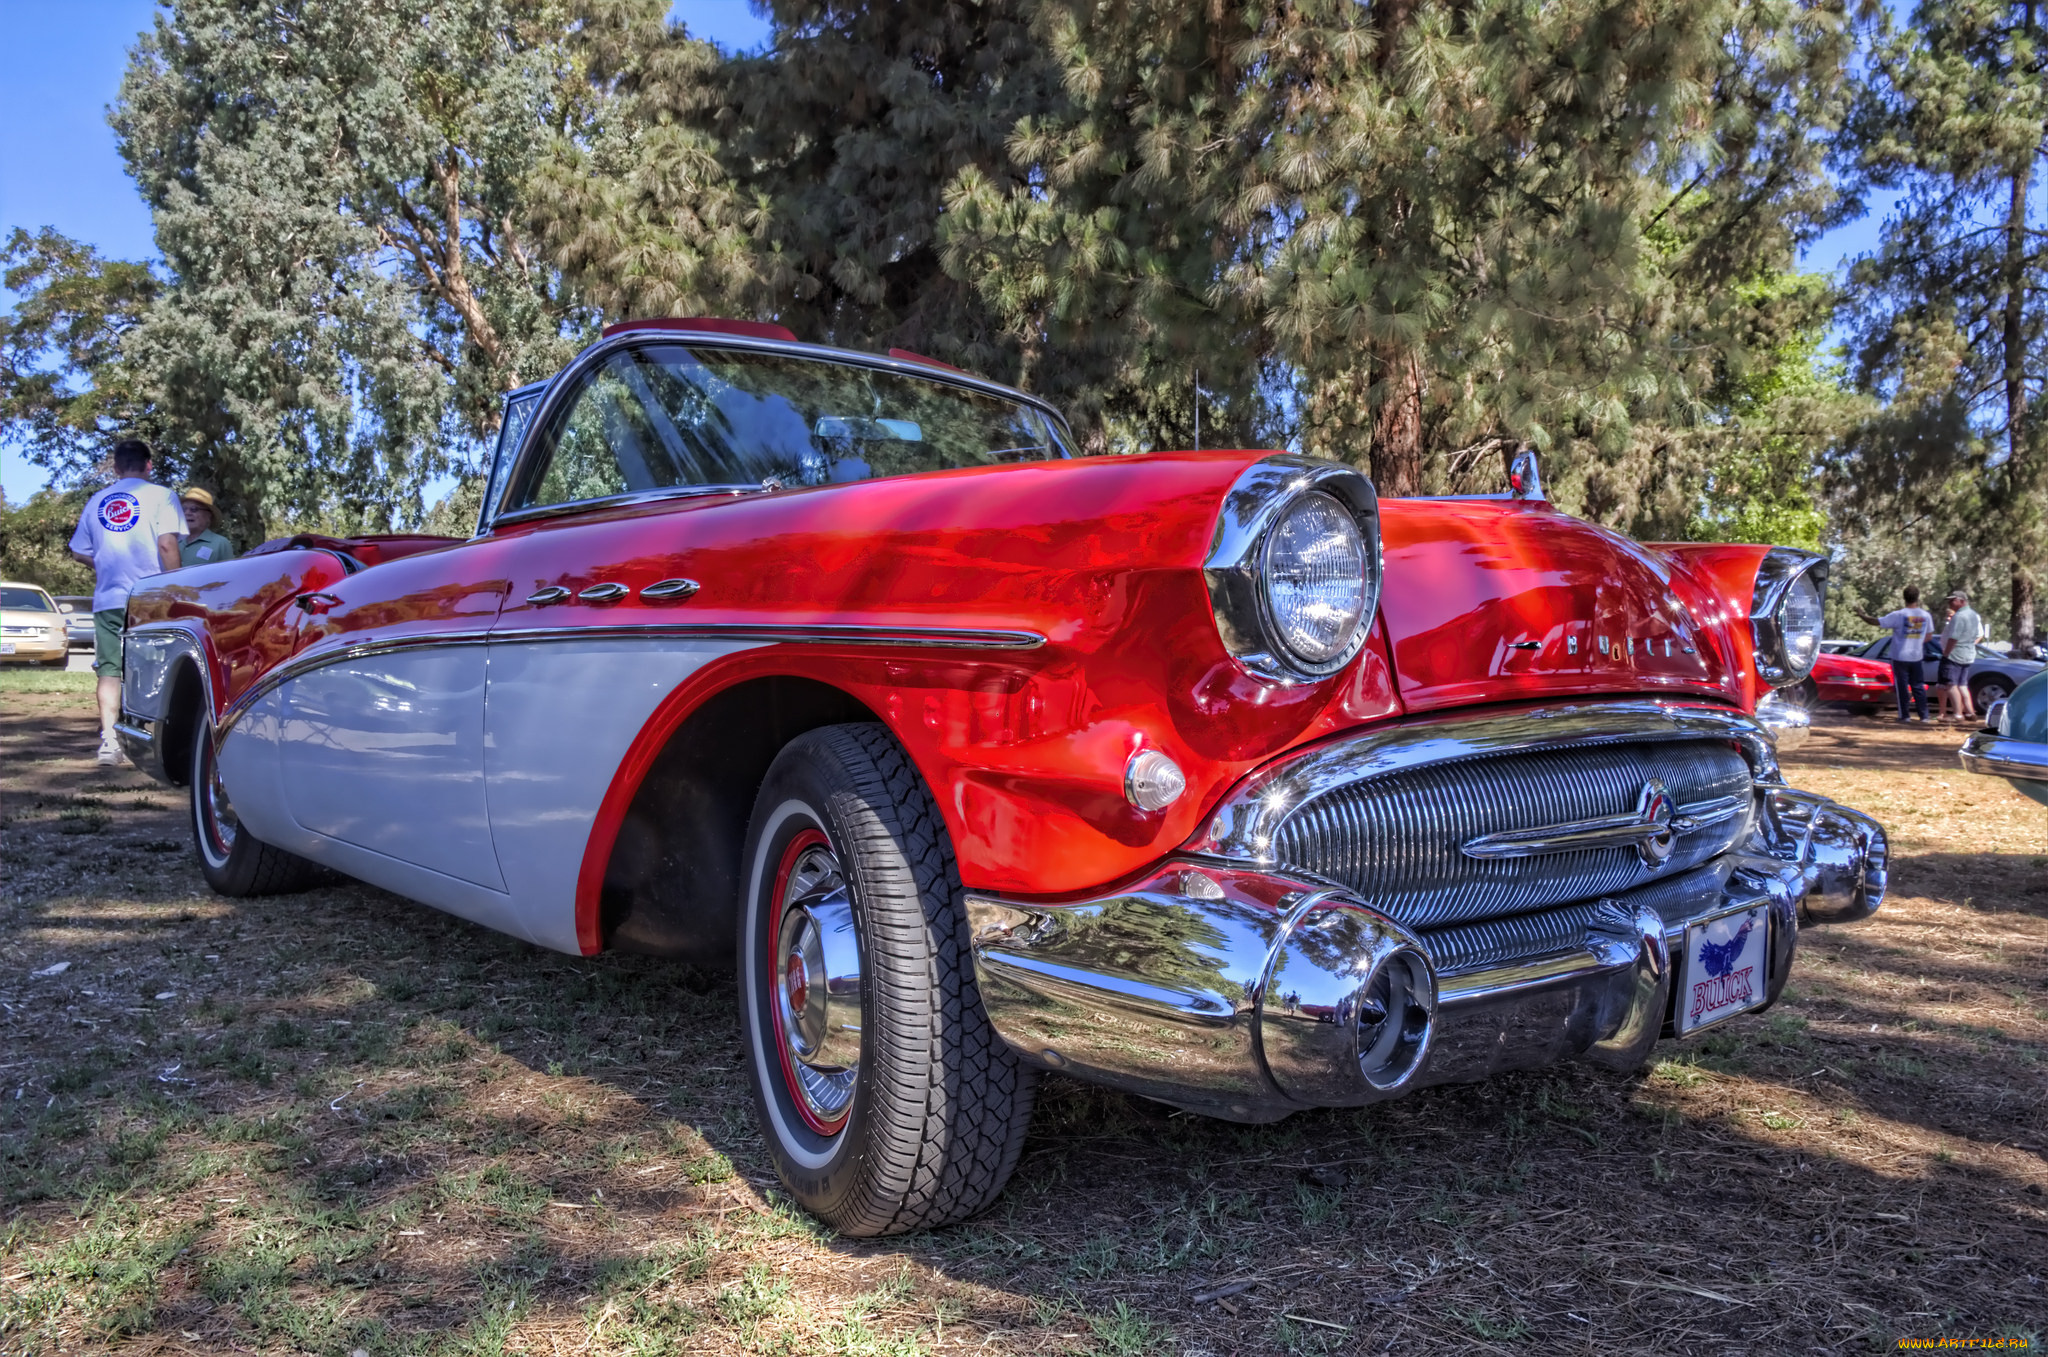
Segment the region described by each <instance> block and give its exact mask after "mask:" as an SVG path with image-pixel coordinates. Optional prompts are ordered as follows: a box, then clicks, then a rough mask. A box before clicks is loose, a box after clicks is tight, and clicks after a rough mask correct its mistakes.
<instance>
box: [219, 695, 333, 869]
mask: <svg viewBox="0 0 2048 1357" xmlns="http://www.w3.org/2000/svg"><path fill="white" fill-rule="evenodd" d="M192 725H193V736H192V764H191V768H192V841H193V844H194V846H195V847H197V848H198V849H199V870H200V873H201V874H202V875H204V876H205V877H206V884H207V885H209V886H211V887H213V889H214V890H215V891H216V892H218V893H219V894H221V895H227V896H234V897H240V896H245V895H284V894H288V893H289V892H291V891H296V890H304V889H305V888H306V887H307V886H310V885H312V884H313V881H314V880H315V878H316V877H317V876H318V874H319V871H320V869H319V868H318V867H316V866H314V865H313V864H312V863H310V862H308V861H306V860H305V859H304V858H302V857H300V856H299V855H298V854H296V853H287V852H285V851H284V849H282V848H275V847H272V846H271V845H270V844H267V843H265V842H263V841H262V840H261V839H259V838H257V837H256V836H255V835H254V834H251V833H250V832H249V831H248V830H247V829H244V828H243V827H242V822H241V820H240V819H239V818H238V817H237V816H236V815H235V808H234V805H233V803H231V802H230V801H229V800H228V793H227V788H226V787H224V786H223V785H221V780H220V760H219V758H218V757H217V756H216V754H215V751H214V747H213V746H214V739H213V724H212V723H211V722H209V721H206V720H204V719H201V720H197V721H194V722H193V723H192Z"/></svg>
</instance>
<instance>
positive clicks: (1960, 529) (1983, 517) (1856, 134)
mask: <svg viewBox="0 0 2048 1357" xmlns="http://www.w3.org/2000/svg"><path fill="white" fill-rule="evenodd" d="M2044 40H2048V16H2044V15H2042V14H2041V13H2040V11H2039V9H2038V7H2037V6H2035V5H2033V4H2031V3H2000V2H1999V0H1922V3H1921V4H1920V5H1918V6H1917V7H1916V8H1915V10H1914V12H1913V17H1912V22H1911V23H1910V24H1908V25H1905V26H1903V27H1895V26H1894V24H1893V23H1892V21H1891V19H1890V18H1889V16H1885V15H1880V18H1879V20H1878V22H1877V27H1876V30H1875V33H1874V35H1873V51H1872V57H1871V62H1870V73H1869V76H1868V78H1867V79H1866V80H1865V81H1864V83H1863V86H1862V89H1861V91H1860V97H1859V99H1858V101H1857V104H1856V107H1855V112H1854V116H1853V118H1852V119H1851V120H1850V123H1849V128H1848V131H1849V134H1850V135H1849V137H1848V139H1847V141H1846V143H1845V145H1846V149H1847V150H1848V151H1849V152H1850V155H1851V157H1852V158H1851V164H1850V168H1851V170H1852V171H1853V173H1854V174H1855V176H1856V178H1857V181H1858V182H1859V184H1861V185H1865V186H1876V187H1885V188H1893V189H1898V190H1902V192H1903V197H1902V199H1901V200H1900V203H1899V205H1898V207H1897V208H1896V209H1895V210H1894V212H1893V214H1892V216H1891V218H1890V219H1889V220H1888V222H1887V223H1886V230H1885V235H1884V239H1883V241H1882V244H1881V246H1880V248H1879V249H1878V250H1877V252H1876V253H1874V254H1872V255H1869V256H1867V257H1865V258H1863V259H1860V260H1858V261H1857V262H1856V265H1855V267H1854V270H1853V272H1852V283H1853V285H1854V287H1855V289H1856V292H1857V295H1858V299H1859V306H1858V308H1857V310H1856V311H1855V313H1854V314H1853V319H1854V321H1855V322H1856V348H1855V363H1854V371H1855V376H1856V379H1857V381H1858V383H1859V384H1860V385H1861V386H1862V387H1863V388H1864V389H1866V390H1868V391H1870V392H1872V393H1874V394H1876V395H1879V396H1881V397H1883V398H1884V399H1885V402H1886V403H1885V405H1884V407H1883V408H1882V409H1881V410H1880V411H1878V412H1877V413H1876V414H1875V415H1873V417H1872V418H1871V419H1870V420H1868V421H1867V422H1866V423H1865V424H1863V425H1862V426H1861V427H1860V428H1859V429H1858V430H1857V431H1856V433H1855V436H1854V437H1853V438H1851V439H1849V440H1847V441H1846V443H1845V444H1844V446H1843V448H1842V450H1841V453H1840V455H1839V457H1838V458H1837V459H1836V466H1835V475H1836V480H1837V483H1838V485H1839V487H1840V494H1841V497H1842V499H1843V501H1844V508H1845V510H1846V514H1845V516H1846V517H1853V518H1854V519H1855V520H1859V521H1860V525H1867V527H1865V531H1867V532H1869V533H1870V534H1871V535H1872V536H1873V537H1874V538H1878V539H1882V538H1884V537H1886V536H1888V535H1889V534H1891V533H1895V532H1903V533H1906V534H1908V535H1910V534H1911V530H1912V529H1913V528H1915V527H1917V526H1918V525H1921V524H1925V523H1929V522H1932V523H1934V524H1937V525H1938V526H1937V527H1936V528H1935V530H1934V536H1935V537H1936V538H1937V539H1938V543H1939V546H1940V548H1941V549H1942V552H1943V553H1944V554H1960V555H1961V556H1962V557H1963V560H1961V561H1958V562H1956V563H1955V564H1956V565H1957V566H1967V567H1968V568H1967V569H1965V570H1963V571H1961V572H1960V573H1961V574H1968V575H1972V576H1974V575H1976V574H1978V573H1979V571H1980V570H1981V567H1982V565H1983V560H1982V558H1983V557H1990V558H1992V560H1993V561H1994V562H1995V563H1996V564H1998V565H2002V566H2003V574H2004V575H2005V581H2004V582H2005V583H2006V584H2007V586H2008V587H2007V590H2006V591H2005V592H2006V593H2007V594H2008V595H2009V598H2008V600H2007V602H2008V604H2009V616H2010V625H2011V628H2012V633H2013V636H2014V639H2015V640H2016V641H2019V642H2021V643H2025V642H2028V641H2031V640H2032V639H2033V638H2034V636H2035V634H2036V626H2037V619H2036V617H2035V604H2034V596H2035V591H2036V588H2037V585H2038V582H2039V579H2040V576H2041V573H2042V571H2043V570H2044V569H2048V432H2044V430H2043V426H2042V421H2041V420H2040V419H2038V418H2036V417H2035V406H2036V403H2037V401H2038V399H2039V395H2040V392H2041V389H2042V386H2043V383H2044V382H2048V306H2044V303H2043V300H2042V292H2041V286H2040V280H2041V278H2042V276H2043V272H2044V270H2048V232H2044V231H2043V230H2042V226H2041V222H2040V220H2039V214H2038V212H2037V211H2036V210H2035V209H2034V208H2033V207H2032V206H2031V202H2032V198H2033V197H2036V196H2038V193H2037V192H2035V189H2036V185H2037V180H2038V172H2039V169H2040V166H2041V163H2042V156H2043V154H2044V138H2048V73H2044V68H2043V65H2042V62H2041V53H2042V51H2043V49H2044V46H2048V41H2044ZM1920 535H1921V536H1922V537H1925V536H1926V534H1925V533H1922V534H1920ZM1915 554H1916V555H1917V556H1918V557H1919V559H1918V560H1913V559H1912V557H1911V556H1908V557H1905V558H1904V559H1901V558H1900V557H1899V556H1896V555H1894V556H1893V558H1892V559H1893V561H1894V562H1895V563H1896V564H1898V565H1906V564H1909V563H1910V564H1914V565H1918V566H1921V567H1922V568H1925V567H1926V566H1928V565H1930V564H1940V563H1939V562H1934V561H1930V560H1928V559H1927V552H1926V551H1925V550H1922V551H1920V552H1918V553H1915ZM1952 568H1953V567H1952ZM1949 579H1950V580H1956V581H1957V582H1962V581H1961V579H1960V578H1959V575H1958V574H1951V575H1950V576H1949ZM1911 582H1917V583H1919V584H1921V586H1922V588H1923V589H1925V588H1926V587H1927V585H1929V584H1931V583H1935V581H1934V580H1932V579H1929V578H1927V577H1926V576H1924V575H1923V576H1921V577H1920V578H1919V579H1917V580H1913V581H1911ZM1943 582H1946V581H1943ZM1978 597H1979V598H1980V599H1983V600H1984V602H1988V601H1989V600H1988V599H1984V595H1983V594H1981V593H1980V594H1979V595H1978ZM1984 602H1980V603H1979V607H1980V609H1981V608H1984ZM1985 611H1986V613H1987V621H1989V620H1991V616H1992V610H1990V609H1985ZM1993 625H1994V626H1995V625H1996V623H1995V622H1994V623H1993Z"/></svg>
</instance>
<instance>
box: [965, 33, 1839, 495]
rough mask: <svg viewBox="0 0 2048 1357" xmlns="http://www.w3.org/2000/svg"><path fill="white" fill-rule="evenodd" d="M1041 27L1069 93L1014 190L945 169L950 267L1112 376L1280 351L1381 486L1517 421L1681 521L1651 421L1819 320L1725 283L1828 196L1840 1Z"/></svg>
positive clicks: (1023, 145) (1678, 488)
mask: <svg viewBox="0 0 2048 1357" xmlns="http://www.w3.org/2000/svg"><path fill="white" fill-rule="evenodd" d="M1038 29H1039V31H1040V32H1041V33H1042V34H1044V35H1045V40H1046V42H1047V43H1048V45H1049V46H1050V47H1051V48H1052V49H1053V50H1054V52H1055V53H1056V54H1057V55H1058V56H1059V58H1060V61H1061V64H1062V68H1063V70H1064V72H1065V78H1064V86H1065V89H1066V91H1067V93H1068V95H1069V101H1070V102H1069V106H1068V107H1067V108H1065V109H1061V110H1054V111H1053V112H1051V113H1050V114H1048V115H1047V116H1045V117H1043V118H1041V119H1039V120H1037V121H1035V122H1033V123H1031V124H1028V125H1020V126H1019V128H1018V131H1017V134H1016V136H1015V137H1014V138H1013V140H1012V150H1013V153H1014V154H1015V155H1016V156H1017V158H1018V160H1019V162H1020V164H1021V165H1022V166H1023V167H1024V169H1025V177H1026V184H1025V186H1024V187H1023V188H1021V189H1017V188H1013V189H1010V190H1009V191H1008V192H1007V193H1002V192H997V191H995V190H994V189H992V188H991V187H990V186H989V185H987V184H984V183H981V182H979V181H977V180H975V179H973V178H972V177H969V176H963V177H962V180H961V182H960V183H959V185H958V186H957V189H956V192H955V194H954V196H953V197H952V198H951V199H950V200H949V207H950V208H951V213H950V216H951V220H950V221H949V223H948V224H947V226H946V228H945V229H946V231H947V233H948V238H949V242H950V244H949V248H950V249H951V251H952V254H951V256H950V257H951V258H952V260H953V262H954V268H955V271H956V273H958V274H960V275H961V276H963V277H968V278H971V279H972V280H974V281H975V282H976V284H977V286H978V288H979V289H980V291H981V292H982V294H983V297H984V300H985V301H986V302H987V303H988V304H989V305H990V306H991V307H993V308H994V309H995V310H997V311H998V313H999V314H1002V315H1004V316H1006V317H1007V318H1008V320H1009V323H1010V324H1011V326H1012V327H1013V328H1014V329H1015V330H1016V331H1017V332H1019V333H1022V334H1027V335H1040V334H1042V335H1044V336H1045V342H1046V347H1047V348H1048V350H1055V349H1060V348H1062V347H1072V346H1078V347H1079V348H1080V349H1081V350H1082V352H1084V353H1086V354H1091V355H1092V354H1096V353H1108V354H1112V355H1114V356H1115V359H1116V362H1115V363H1114V364H1113V366H1114V367H1115V368H1117V369H1118V371H1119V372H1120V374H1121V380H1122V381H1125V382H1133V383H1149V384H1150V385H1152V386H1153V387H1155V388H1157V387H1160V386H1162V385H1164V383H1162V382H1161V381H1160V380H1159V377H1160V376H1163V375H1164V373H1165V372H1167V371H1169V370H1171V369H1172V368H1174V367H1175V366H1178V367H1180V368H1181V370H1182V371H1183V372H1185V371H1186V368H1187V367H1188V366H1189V365H1190V364H1191V362H1192V361H1193V360H1195V359H1196V358H1197V357H1198V356H1201V357H1202V358H1203V360H1204V361H1202V363H1201V367H1202V373H1203V379H1204V384H1205V385H1210V384H1214V385H1216V386H1219V387H1222V388H1225V389H1232V390H1236V391H1246V392H1258V391H1266V390H1270V389H1271V384H1272V382H1273V380H1274V378H1275V376H1276V374H1277V375H1278V376H1279V377H1280V379H1281V380H1282V381H1283V382H1284V383H1285V384H1287V385H1289V386H1291V387H1292V391H1293V401H1292V404H1293V405H1294V408H1295V409H1296V410H1297V411H1298V413H1299V417H1300V423H1299V436H1300V438H1301V441H1302V443H1303V444H1304V445H1305V446H1306V447H1307V448H1308V449H1310V450H1312V451H1317V452H1322V453H1326V454H1329V455H1333V456H1338V457H1341V458H1345V459H1348V460H1354V461H1357V462H1360V463H1361V464H1364V465H1366V466H1368V467H1369V468H1370V469H1371V470H1372V472H1373V474H1374V476H1375V479H1376V480H1378V481H1379V482H1380V483H1381V484H1382V486H1383V488H1384V489H1386V490H1388V491H1389V492H1391V493H1413V492H1415V491H1417V490H1421V489H1424V488H1429V487H1432V486H1440V485H1443V484H1445V483H1447V482H1450V481H1454V480H1456V479H1458V478H1459V477H1460V476H1461V475H1468V474H1470V473H1471V472H1472V471H1473V470H1474V469H1475V468H1483V469H1484V470H1485V473H1486V474H1487V475H1489V476H1491V477H1492V478H1494V479H1495V480H1497V478H1498V473H1499V468H1500V465H1501V463H1500V461H1499V458H1500V456H1501V455H1502V454H1504V453H1505V452H1506V451H1508V450H1509V449H1511V448H1512V447H1513V446H1515V445H1516V444H1518V443H1520V442H1524V441H1529V442H1534V443H1536V444H1537V445H1538V446H1539V447H1544V448H1546V449H1549V450H1551V451H1552V452H1553V453H1554V454H1557V456H1556V459H1555V461H1554V463H1553V465H1554V468H1555V470H1556V472H1557V473H1558V474H1557V475H1556V476H1555V477H1554V488H1555V489H1556V490H1557V491H1559V492H1560V493H1562V494H1563V495H1564V497H1565V498H1566V500H1567V502H1572V503H1575V504H1577V505H1579V506H1582V507H1585V508H1587V509H1588V510H1589V511H1591V512H1594V513H1597V514H1599V515H1600V516H1602V517H1605V518H1608V519H1610V520H1613V521H1618V522H1623V523H1628V524H1631V525H1637V524H1642V523H1646V522H1649V523H1654V522H1659V521H1661V522H1663V523H1665V524H1667V525H1670V524H1683V523H1684V522H1686V521H1687V520H1688V519H1689V518H1690V517H1691V516H1692V513H1693V510H1694V509H1695V507H1696V504H1695V501H1694V498H1693V497H1696V495H1697V492H1698V486H1699V481H1698V472H1699V470H1700V468H1699V466H1698V464H1697V462H1696V461H1695V462H1691V463H1685V464H1683V465H1675V464H1674V458H1673V455H1672V454H1673V450H1674V449H1682V448H1684V447H1685V446H1686V445H1687V441H1688V440H1685V439H1683V438H1680V437H1677V436H1674V434H1673V431H1674V430H1683V429H1684V428H1686V427H1687V426H1689V425H1692V424H1694V423H1696V422H1697V421H1699V420H1700V419H1701V418H1703V417H1706V416H1707V415H1708V414H1710V413H1711V410H1712V409H1713V408H1714V405H1715V403H1716V402H1715V397H1714V393H1715V390H1716V388H1717V385H1718V384H1720V383H1723V382H1725V381H1728V380H1731V379H1739V378H1740V377H1741V376H1742V374H1743V373H1744V372H1745V371H1747V370H1748V369H1749V368H1750V367H1752V366H1753V365H1754V364H1755V363H1757V362H1759V361H1761V362H1765V363H1768V362H1769V361H1771V355H1772V354H1774V353H1776V352H1777V351H1778V350H1779V348H1780V347H1781V346H1782V344H1783V342H1784V341H1785V339H1786V337H1787V336H1788V335H1791V334H1793V333H1796V332H1797V331H1798V330H1799V329H1800V328H1801V327H1802V326H1804V325H1805V324H1806V323H1807V322H1808V321H1809V320H1810V319H1811V317H1810V315H1809V314H1807V311H1806V310H1802V309H1800V308H1798V307H1788V306H1771V307H1760V306H1758V305H1756V304H1754V302H1753V301H1746V300H1743V299H1741V298H1740V297H1738V295H1737V288H1738V285H1740V284H1743V283H1745V282H1754V281H1757V280H1760V279H1763V278H1767V277H1770V276H1774V275H1775V274H1776V273H1777V272H1779V271H1782V270H1783V269H1784V268H1785V267H1787V266H1788V265H1789V264H1790V262H1791V258H1792V253H1793V250H1794V248H1795V246H1796V244H1797V242H1798V240H1799V239H1801V238H1802V237H1803V236H1804V235H1806V234H1809V233H1811V232H1812V231H1814V230H1817V229H1819V228H1820V227H1821V226H1822V225H1823V224H1824V223H1825V222H1826V220H1827V219H1828V214H1829V212H1830V210H1831V207H1832V195H1831V193H1830V191H1829V186H1828V184H1827V182H1826V179H1825V176H1824V174H1823V165H1822V160H1821V145H1820V143H1819V142H1818V140H1817V137H1818V136H1819V135H1820V134H1822V133H1824V132H1825V130H1826V129H1827V128H1828V127H1829V126H1831V125H1832V124H1833V123H1834V122H1835V121H1837V120H1838V118H1839V111H1840V110H1839V104H1840V91H1841V86H1842V78H1843V70H1844V65H1845V62H1846V59H1847V53H1848V45H1849V44H1848V36H1847V33H1846V28H1845V23H1844V18H1843V15H1842V14H1841V12H1840V9H1839V8H1838V7H1830V6H1812V7H1800V6H1793V5H1789V4H1776V3H1770V2H1769V0H1764V2H1761V3H1750V4H1743V5H1737V4H1733V3H1726V4H1706V5H1698V4H1684V3H1677V0H1665V2H1664V3H1656V4H1649V5H1637V4H1627V5H1624V4H1619V3H1601V2H1600V0H1578V2H1576V3H1566V4H1537V3H1534V2H1533V0H1487V3H1479V4H1458V5H1451V4H1440V3H1428V2H1427V0H1410V2H1405V3H1396V4H1388V5H1378V6H1372V7H1361V6H1357V5H1354V4H1349V3H1343V2H1342V0H1296V2H1295V3H1291V4H1277V5H1272V6H1262V7H1255V8H1254V7H1243V8H1239V7H1212V6H1209V5H1206V4H1201V3H1195V2H1194V0H1151V2H1150V3H1143V2H1140V3H1128V4H1117V5H1103V4H1089V3H1082V2H1081V0H1069V2H1066V3H1060V2H1059V0H1054V2H1053V3H1048V4H1046V5H1045V6H1043V7H1042V9H1041V12H1040V16H1039V19H1038ZM1809 309H1810V308H1809ZM1055 361H1057V360H1055ZM1084 385H1085V384H1084ZM1101 399H1102V403H1103V404H1104V405H1105V407H1108V406H1111V405H1113V404H1114V401H1115V397H1114V396H1112V395H1104V396H1103V397H1102V398H1101Z"/></svg>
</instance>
